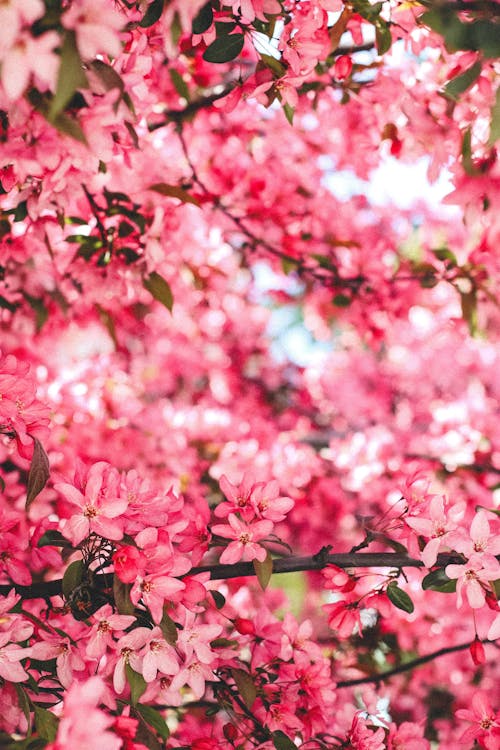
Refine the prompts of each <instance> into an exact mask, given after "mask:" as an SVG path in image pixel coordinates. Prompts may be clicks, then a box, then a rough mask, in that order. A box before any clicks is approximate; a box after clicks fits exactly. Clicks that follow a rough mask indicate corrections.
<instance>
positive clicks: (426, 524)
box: [406, 495, 457, 568]
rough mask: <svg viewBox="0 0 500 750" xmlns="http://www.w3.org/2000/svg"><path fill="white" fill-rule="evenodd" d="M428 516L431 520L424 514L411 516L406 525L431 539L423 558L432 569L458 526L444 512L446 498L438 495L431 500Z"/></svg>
mask: <svg viewBox="0 0 500 750" xmlns="http://www.w3.org/2000/svg"><path fill="white" fill-rule="evenodd" d="M428 515H429V517H430V518H429V519H427V518H425V517H424V514H422V515H420V516H418V517H415V516H411V517H409V518H407V519H406V523H407V524H408V526H410V527H411V528H412V529H414V530H415V531H416V532H417V533H418V534H421V535H422V536H425V537H430V539H429V541H428V542H427V544H426V545H425V547H424V549H423V550H422V553H421V556H422V561H423V563H424V565H425V566H426V567H427V568H432V566H433V565H434V564H435V562H436V560H437V555H438V552H439V551H440V550H441V549H443V547H445V546H447V545H448V544H449V543H448V535H449V534H450V532H452V531H453V530H454V529H455V528H456V526H457V524H456V523H454V522H453V521H451V520H449V519H448V517H447V514H446V513H445V512H444V498H443V497H441V496H438V495H436V496H434V497H433V498H432V499H431V501H430V505H429V511H428Z"/></svg>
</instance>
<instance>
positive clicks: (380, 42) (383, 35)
mask: <svg viewBox="0 0 500 750" xmlns="http://www.w3.org/2000/svg"><path fill="white" fill-rule="evenodd" d="M375 43H376V45H377V52H378V54H379V55H385V53H386V52H389V50H390V48H391V45H392V34H391V30H390V28H389V24H387V23H385V22H383V21H382V20H381V19H379V22H378V23H377V26H376V29H375Z"/></svg>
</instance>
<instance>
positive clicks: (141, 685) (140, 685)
mask: <svg viewBox="0 0 500 750" xmlns="http://www.w3.org/2000/svg"><path fill="white" fill-rule="evenodd" d="M125 674H126V676H127V682H128V684H129V685H130V702H131V703H132V705H133V706H136V705H137V703H138V702H139V698H140V697H141V695H143V693H144V692H145V690H146V688H147V682H146V680H145V679H144V677H143V676H142V674H139V673H138V672H135V671H134V670H133V669H132V667H131V666H130V664H125Z"/></svg>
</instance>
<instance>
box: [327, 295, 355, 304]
mask: <svg viewBox="0 0 500 750" xmlns="http://www.w3.org/2000/svg"><path fill="white" fill-rule="evenodd" d="M332 302H333V304H334V305H335V307H349V305H350V304H351V302H352V299H351V298H350V297H349V295H348V294H336V295H335V297H334V298H333V300H332Z"/></svg>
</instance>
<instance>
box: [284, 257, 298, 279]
mask: <svg viewBox="0 0 500 750" xmlns="http://www.w3.org/2000/svg"><path fill="white" fill-rule="evenodd" d="M298 265H299V261H298V260H295V259H294V258H286V257H284V258H281V268H282V269H283V273H286V274H287V275H288V274H289V273H292V271H296V270H297V266H298Z"/></svg>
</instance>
